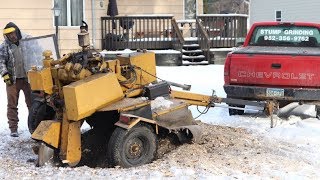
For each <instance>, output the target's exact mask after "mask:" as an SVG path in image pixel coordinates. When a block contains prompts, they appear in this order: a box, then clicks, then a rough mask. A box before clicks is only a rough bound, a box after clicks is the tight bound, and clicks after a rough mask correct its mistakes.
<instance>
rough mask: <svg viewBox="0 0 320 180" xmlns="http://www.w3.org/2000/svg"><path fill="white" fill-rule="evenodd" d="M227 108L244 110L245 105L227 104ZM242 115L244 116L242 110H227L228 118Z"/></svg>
mask: <svg viewBox="0 0 320 180" xmlns="http://www.w3.org/2000/svg"><path fill="white" fill-rule="evenodd" d="M229 106H231V107H239V108H244V107H245V105H232V104H229ZM243 114H244V110H238V109H229V116H233V115H243Z"/></svg>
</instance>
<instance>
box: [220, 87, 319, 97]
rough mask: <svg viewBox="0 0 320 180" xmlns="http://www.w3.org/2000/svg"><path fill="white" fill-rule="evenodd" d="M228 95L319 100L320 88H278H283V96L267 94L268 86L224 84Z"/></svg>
mask: <svg viewBox="0 0 320 180" xmlns="http://www.w3.org/2000/svg"><path fill="white" fill-rule="evenodd" d="M223 88H224V91H225V92H226V94H227V96H228V97H232V98H239V99H248V100H287V101H319V100H320V88H319V89H311V88H277V89H283V90H284V94H283V96H267V93H266V92H267V89H268V88H267V87H258V86H239V85H224V86H223Z"/></svg>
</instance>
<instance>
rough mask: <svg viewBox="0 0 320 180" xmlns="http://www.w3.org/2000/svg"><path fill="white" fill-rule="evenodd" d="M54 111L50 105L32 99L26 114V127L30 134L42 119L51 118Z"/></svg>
mask: <svg viewBox="0 0 320 180" xmlns="http://www.w3.org/2000/svg"><path fill="white" fill-rule="evenodd" d="M54 116H55V111H54V110H53V108H52V107H50V106H47V105H46V103H44V102H40V101H33V103H32V106H31V110H30V112H29V116H28V129H29V132H30V133H31V134H32V133H33V132H34V131H35V130H36V128H37V127H38V125H39V124H40V122H41V121H42V120H49V119H53V118H54Z"/></svg>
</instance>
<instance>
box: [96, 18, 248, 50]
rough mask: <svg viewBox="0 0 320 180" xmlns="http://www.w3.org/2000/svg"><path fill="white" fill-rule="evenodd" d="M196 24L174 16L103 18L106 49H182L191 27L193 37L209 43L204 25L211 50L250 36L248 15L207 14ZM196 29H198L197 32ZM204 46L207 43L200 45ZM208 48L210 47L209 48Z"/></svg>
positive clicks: (103, 43) (227, 45)
mask: <svg viewBox="0 0 320 180" xmlns="http://www.w3.org/2000/svg"><path fill="white" fill-rule="evenodd" d="M197 21H198V22H199V23H198V24H197V23H195V22H193V21H175V20H174V19H173V16H172V15H130V16H116V17H101V34H102V37H101V41H102V49H106V50H123V49H154V50H156V49H176V50H181V48H182V46H183V42H184V39H183V38H187V37H184V36H181V33H182V35H183V33H184V32H188V30H187V31H186V29H185V27H184V29H183V30H181V26H182V25H183V26H185V24H186V23H187V24H189V28H190V37H196V36H200V37H198V38H199V39H198V40H199V42H200V43H205V42H204V41H206V40H205V39H204V38H205V37H204V36H203V33H202V34H199V32H202V30H199V27H200V24H201V26H202V27H203V29H204V31H205V32H206V33H207V35H208V37H209V40H210V44H209V46H210V48H220V47H234V46H236V43H237V40H238V39H240V38H241V39H242V38H244V37H245V36H246V33H247V15H241V14H206V15H199V16H198V17H197ZM194 29H195V30H194ZM200 46H202V47H204V44H202V45H200ZM206 48H207V47H206Z"/></svg>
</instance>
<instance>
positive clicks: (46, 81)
mask: <svg viewBox="0 0 320 180" xmlns="http://www.w3.org/2000/svg"><path fill="white" fill-rule="evenodd" d="M28 79H29V81H30V86H31V89H32V90H37V91H44V92H45V93H47V94H52V87H53V82H52V76H51V70H50V68H44V69H42V70H41V71H37V70H30V71H29V72H28Z"/></svg>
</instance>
